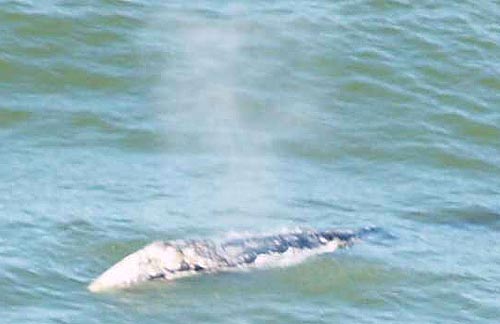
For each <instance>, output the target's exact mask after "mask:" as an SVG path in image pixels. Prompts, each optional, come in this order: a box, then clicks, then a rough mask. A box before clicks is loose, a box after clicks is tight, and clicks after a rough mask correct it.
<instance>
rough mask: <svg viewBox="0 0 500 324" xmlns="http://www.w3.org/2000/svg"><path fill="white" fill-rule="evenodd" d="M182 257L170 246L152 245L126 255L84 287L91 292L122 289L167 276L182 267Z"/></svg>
mask: <svg viewBox="0 0 500 324" xmlns="http://www.w3.org/2000/svg"><path fill="white" fill-rule="evenodd" d="M183 259H184V258H183V255H182V253H181V252H180V251H179V250H178V249H177V248H175V247H174V246H172V245H170V244H168V243H165V242H154V243H151V244H149V245H147V246H146V247H144V248H143V249H141V250H139V251H137V252H134V253H132V254H130V255H128V256H126V257H125V258H124V259H123V260H121V261H119V262H118V263H116V264H115V265H113V266H112V267H111V268H109V269H108V270H106V271H105V272H104V273H103V274H101V275H100V276H99V277H97V278H96V279H95V280H94V281H92V283H91V284H90V285H89V286H88V289H89V290H90V291H92V292H101V291H105V290H110V289H117V288H125V287H129V286H131V285H133V284H135V283H138V282H142V281H147V280H151V279H157V278H166V279H168V277H169V275H170V274H171V273H173V272H175V271H177V270H179V269H181V268H182V265H183Z"/></svg>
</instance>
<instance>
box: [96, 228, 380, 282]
mask: <svg viewBox="0 0 500 324" xmlns="http://www.w3.org/2000/svg"><path fill="white" fill-rule="evenodd" d="M373 230H374V228H372V227H367V228H363V229H361V230H358V231H347V230H327V231H314V230H299V231H294V232H291V233H283V234H277V235H270V236H257V237H249V238H239V239H232V240H228V241H225V242H222V243H216V242H212V241H207V240H205V241H173V242H163V241H157V242H153V243H151V244H149V245H147V246H145V247H144V248H142V249H140V250H138V251H136V252H134V253H132V254H130V255H128V256H126V257H125V258H124V259H122V260H121V261H119V262H118V263H116V264H115V265H113V266H112V267H111V268H109V269H108V270H106V271H105V272H104V273H103V274H101V275H100V276H99V277H97V278H96V279H95V280H94V281H93V282H92V283H91V284H90V285H89V286H88V289H89V290H90V291H92V292H102V291H106V290H112V289H120V288H126V287H130V286H132V285H135V284H139V283H141V282H145V281H151V280H174V279H178V278H181V277H186V276H192V275H196V274H201V273H210V272H212V273H213V272H219V271H230V270H234V269H241V268H249V267H259V266H273V265H274V266H276V265H280V260H283V259H285V258H286V257H288V259H290V257H292V258H293V259H294V260H295V261H297V260H298V261H301V260H303V259H305V258H307V257H309V256H311V255H317V254H322V253H328V252H333V251H335V250H336V249H337V248H341V247H345V246H349V245H351V244H352V243H353V242H354V241H355V240H356V239H358V238H360V237H361V236H362V235H364V234H366V233H368V232H371V231H373Z"/></svg>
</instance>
